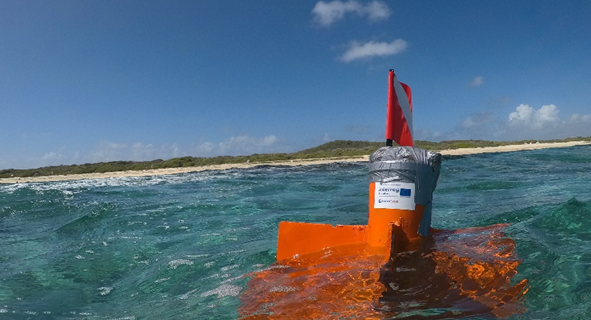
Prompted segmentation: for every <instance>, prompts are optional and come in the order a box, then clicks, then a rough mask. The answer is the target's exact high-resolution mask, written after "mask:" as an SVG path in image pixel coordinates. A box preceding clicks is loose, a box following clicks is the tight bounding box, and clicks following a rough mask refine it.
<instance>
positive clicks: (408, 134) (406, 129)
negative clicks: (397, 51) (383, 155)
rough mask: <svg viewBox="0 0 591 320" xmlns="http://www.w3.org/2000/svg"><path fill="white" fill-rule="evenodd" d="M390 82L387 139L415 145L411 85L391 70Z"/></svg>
mask: <svg viewBox="0 0 591 320" xmlns="http://www.w3.org/2000/svg"><path fill="white" fill-rule="evenodd" d="M389 79H390V80H389V83H388V114H387V119H386V140H390V141H391V140H394V141H396V143H398V144H399V145H400V146H410V147H412V146H414V142H413V137H412V135H413V130H412V96H411V92H410V87H409V86H407V85H406V84H404V83H402V82H398V78H397V77H396V75H395V74H394V70H390V74H389Z"/></svg>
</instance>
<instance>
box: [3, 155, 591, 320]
mask: <svg viewBox="0 0 591 320" xmlns="http://www.w3.org/2000/svg"><path fill="white" fill-rule="evenodd" d="M367 170H368V166H367V164H363V163H355V164H329V165H318V166H307V167H295V168H294V167H264V166H263V167H257V168H252V169H239V170H225V171H209V172H199V173H188V174H179V175H171V176H156V177H137V178H113V179H98V180H80V181H66V182H51V183H35V184H12V185H0V319H237V318H239V314H238V309H239V307H240V305H241V300H240V298H239V295H240V294H241V293H242V292H243V291H244V289H245V288H246V284H247V283H248V281H249V279H250V278H249V274H250V273H251V272H253V271H257V270H262V269H265V268H267V267H268V266H270V265H271V264H272V263H273V262H275V250H276V240H277V228H278V224H279V222H280V221H283V220H290V221H305V222H317V223H332V224H366V223H367V207H368V203H367V198H368V175H367ZM498 223H510V224H511V225H510V226H509V227H508V228H507V229H506V230H505V232H506V233H507V234H508V235H509V236H510V237H511V238H512V239H513V240H515V242H516V250H515V251H516V254H517V257H518V258H519V259H520V260H522V262H521V264H520V265H519V267H518V269H517V271H518V274H517V275H515V277H514V279H513V281H519V280H521V279H528V281H529V291H528V292H527V294H526V295H525V299H524V300H523V305H524V306H525V308H526V309H527V311H525V313H523V314H519V315H514V316H512V317H511V318H512V319H553V320H554V319H589V318H591V147H572V148H564V149H547V150H538V151H523V152H513V153H500V154H482V155H471V156H463V157H453V158H445V159H444V161H443V164H442V170H441V176H440V178H439V183H438V187H437V189H436V191H435V193H434V205H433V227H435V228H440V229H458V228H466V227H475V226H488V225H494V224H498ZM345 263H346V262H345ZM390 317H391V318H395V316H390ZM336 318H337V319H338V317H336ZM415 318H417V319H420V317H418V316H415ZM471 319H479V318H478V317H472V318H471Z"/></svg>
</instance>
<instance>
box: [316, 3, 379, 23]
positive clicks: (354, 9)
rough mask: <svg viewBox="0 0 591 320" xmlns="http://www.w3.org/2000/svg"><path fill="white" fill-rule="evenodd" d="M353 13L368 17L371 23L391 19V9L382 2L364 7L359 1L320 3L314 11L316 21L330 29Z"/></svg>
mask: <svg viewBox="0 0 591 320" xmlns="http://www.w3.org/2000/svg"><path fill="white" fill-rule="evenodd" d="M348 13H351V14H356V15H358V16H360V17H367V19H368V20H369V21H379V20H385V19H388V17H390V8H389V7H388V5H387V4H385V3H384V2H381V1H371V2H369V3H368V4H366V5H363V4H362V3H360V2H359V1H353V0H350V1H338V0H337V1H331V2H324V1H319V2H317V3H316V5H315V6H314V9H312V15H313V16H314V21H315V22H316V23H318V24H319V25H321V26H324V27H328V26H330V25H332V24H333V23H335V22H337V21H339V20H342V19H344V18H345V15H346V14H348Z"/></svg>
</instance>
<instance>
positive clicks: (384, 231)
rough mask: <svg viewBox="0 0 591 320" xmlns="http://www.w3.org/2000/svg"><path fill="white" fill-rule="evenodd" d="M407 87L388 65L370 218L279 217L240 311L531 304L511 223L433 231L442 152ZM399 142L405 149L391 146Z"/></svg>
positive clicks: (392, 310) (396, 312) (361, 312)
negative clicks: (334, 221) (336, 221)
mask: <svg viewBox="0 0 591 320" xmlns="http://www.w3.org/2000/svg"><path fill="white" fill-rule="evenodd" d="M411 101H412V100H411V97H410V88H409V87H408V86H406V85H404V84H402V83H399V82H398V80H397V78H396V76H395V75H394V72H393V71H392V70H390V73H389V87H388V117H387V121H386V128H387V129H386V146H385V147H383V148H380V149H379V150H377V151H376V152H374V153H373V154H372V155H371V156H370V160H369V175H370V183H369V213H368V223H367V225H337V226H333V225H330V224H315V223H305V222H287V221H283V222H281V223H280V224H279V233H278V240H277V263H276V264H274V265H272V266H271V267H269V268H267V269H265V270H262V271H260V272H256V273H254V274H252V275H250V276H251V277H252V278H251V280H250V281H249V283H248V285H247V288H246V290H245V291H244V292H243V294H242V295H241V297H240V298H241V300H242V306H241V307H240V309H239V312H240V315H241V319H394V318H405V319H448V318H453V317H465V316H472V315H481V316H491V317H500V318H503V317H507V316H510V315H512V314H515V313H520V312H523V311H524V310H525V308H524V307H523V305H522V304H521V301H522V299H523V297H524V295H525V293H526V292H527V279H521V280H519V281H517V282H516V283H513V282H514V281H513V277H514V276H515V275H516V274H517V267H518V266H519V260H518V259H517V258H516V256H515V254H514V248H515V243H514V241H513V240H511V239H510V238H508V237H507V236H506V235H505V234H504V233H503V230H504V229H505V227H506V225H495V226H491V227H485V228H470V229H462V230H448V231H439V230H433V229H431V203H432V195H433V191H434V190H435V187H436V184H437V180H438V178H439V170H440V166H441V155H440V154H439V153H436V152H432V151H428V150H424V149H421V148H416V147H414V146H413V139H412V102H411ZM392 141H396V142H397V143H398V144H399V145H401V146H399V147H394V146H392Z"/></svg>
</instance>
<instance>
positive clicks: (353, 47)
mask: <svg viewBox="0 0 591 320" xmlns="http://www.w3.org/2000/svg"><path fill="white" fill-rule="evenodd" d="M407 47H408V44H407V42H406V41H404V40H402V39H396V40H394V41H392V42H376V41H369V42H366V43H360V42H357V41H352V42H351V43H349V46H348V49H347V51H345V53H343V55H342V56H340V60H341V61H343V62H351V61H353V60H357V59H367V58H371V57H376V56H390V55H394V54H398V53H401V52H403V51H404V50H406V48H407Z"/></svg>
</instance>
